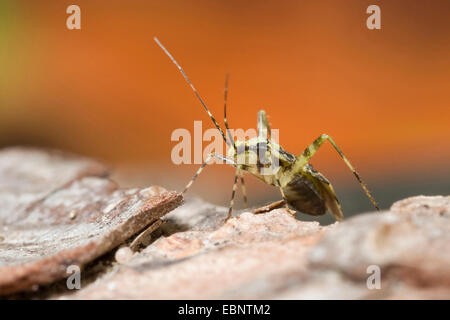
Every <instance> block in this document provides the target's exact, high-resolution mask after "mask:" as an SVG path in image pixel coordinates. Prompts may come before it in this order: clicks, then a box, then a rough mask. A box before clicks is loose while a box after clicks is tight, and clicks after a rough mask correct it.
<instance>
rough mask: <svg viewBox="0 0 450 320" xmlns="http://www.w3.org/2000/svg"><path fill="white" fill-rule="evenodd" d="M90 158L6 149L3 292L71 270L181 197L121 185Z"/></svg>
mask: <svg viewBox="0 0 450 320" xmlns="http://www.w3.org/2000/svg"><path fill="white" fill-rule="evenodd" d="M106 175H107V170H106V169H105V168H104V167H103V166H102V165H100V164H99V163H97V162H94V161H92V160H89V159H85V158H81V157H77V156H72V155H67V154H63V153H60V152H56V151H52V152H43V151H40V150H35V149H23V148H11V149H6V150H2V151H1V152H0V295H4V294H11V293H14V292H17V291H21V290H27V289H36V288H37V287H38V286H39V285H44V284H48V283H51V282H54V281H56V280H59V279H61V278H64V277H67V276H68V275H70V273H69V274H68V273H67V267H69V266H71V265H76V266H78V267H80V268H82V267H83V266H84V265H85V264H86V263H88V262H90V261H92V260H94V259H95V258H97V257H99V256H101V255H102V254H104V253H106V252H108V251H109V250H111V249H113V248H114V247H116V246H118V245H119V244H121V243H122V242H124V241H125V240H127V239H128V238H130V237H131V236H133V235H134V234H136V233H138V232H139V231H141V230H142V229H143V228H145V227H146V226H148V225H151V224H153V223H155V222H156V221H157V220H158V219H159V218H160V217H162V216H163V215H164V214H166V213H167V212H169V211H170V210H172V209H174V208H175V207H177V206H178V205H179V204H181V201H182V198H181V196H180V195H179V194H177V193H175V192H167V191H165V192H156V193H155V192H154V190H153V189H152V188H147V189H128V190H121V189H118V186H117V184H116V183H115V182H113V181H112V180H109V179H107V178H105V176H106Z"/></svg>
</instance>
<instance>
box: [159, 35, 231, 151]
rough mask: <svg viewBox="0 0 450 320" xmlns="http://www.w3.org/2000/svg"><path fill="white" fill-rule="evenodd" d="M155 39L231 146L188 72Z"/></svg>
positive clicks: (227, 142)
mask: <svg viewBox="0 0 450 320" xmlns="http://www.w3.org/2000/svg"><path fill="white" fill-rule="evenodd" d="M153 40H155V42H156V44H157V45H158V46H159V47H160V48H161V49H162V50H163V51H164V53H165V54H166V55H167V56H168V57H169V58H170V60H172V62H173V63H174V64H175V65H176V66H177V68H178V70H180V72H181V74H182V75H183V77H184V79H185V80H186V82H187V83H188V84H189V85H190V86H191V89H192V90H193V91H194V93H195V95H196V97H197V99H198V100H199V101H200V103H201V104H202V106H203V108H205V110H206V112H207V113H208V115H209V117H210V118H211V120H212V122H213V123H214V125H215V126H216V128H217V130H219V132H220V134H221V135H222V138H223V140H224V141H225V143H226V144H227V145H229V146H231V143H230V142H229V141H228V139H227V137H226V136H225V134H224V133H223V131H222V128H220V126H219V124H218V123H217V121H216V119H215V118H214V117H213V115H212V114H211V111H209V109H208V107H207V106H206V104H205V102H203V99H202V98H201V97H200V94H199V93H198V92H197V89H195V87H194V85H193V84H192V82H191V81H190V80H189V78H188V76H187V75H186V73H185V72H184V70H183V69H182V68H181V66H180V65H179V64H178V62H177V61H176V60H175V59H174V57H172V55H171V54H170V52H169V51H167V49H166V48H165V47H164V46H163V45H162V43H161V42H159V40H158V38H157V37H154V38H153Z"/></svg>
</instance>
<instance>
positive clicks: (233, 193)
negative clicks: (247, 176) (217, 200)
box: [225, 169, 239, 221]
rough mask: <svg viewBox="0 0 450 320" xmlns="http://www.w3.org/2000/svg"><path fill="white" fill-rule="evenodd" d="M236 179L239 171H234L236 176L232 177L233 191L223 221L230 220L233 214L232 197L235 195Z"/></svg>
mask: <svg viewBox="0 0 450 320" xmlns="http://www.w3.org/2000/svg"><path fill="white" fill-rule="evenodd" d="M238 178H239V169H237V170H236V174H235V175H234V183H233V191H232V192H231V200H230V207H229V208H228V215H227V217H226V218H225V221H227V220H228V219H230V218H231V213H232V212H233V206H234V196H235V194H236V188H237V182H238Z"/></svg>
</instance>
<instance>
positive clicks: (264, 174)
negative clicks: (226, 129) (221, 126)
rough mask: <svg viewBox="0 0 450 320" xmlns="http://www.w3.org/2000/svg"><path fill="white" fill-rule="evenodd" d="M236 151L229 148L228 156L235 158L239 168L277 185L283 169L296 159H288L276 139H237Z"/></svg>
mask: <svg viewBox="0 0 450 320" xmlns="http://www.w3.org/2000/svg"><path fill="white" fill-rule="evenodd" d="M235 144H236V151H235V149H234V148H229V150H228V158H229V159H233V161H234V162H235V163H236V164H237V166H238V168H239V169H241V170H243V171H245V172H248V173H250V174H252V175H254V176H255V177H257V178H258V179H260V180H262V181H264V182H265V183H267V184H272V185H277V179H279V177H280V175H282V173H283V171H285V170H286V169H287V167H288V166H289V165H290V164H291V163H292V162H293V161H294V160H295V157H294V156H292V155H290V154H289V155H290V156H291V157H292V158H293V159H289V160H291V161H287V159H286V156H284V155H283V153H286V152H285V151H284V150H283V149H282V148H281V147H280V145H278V144H277V143H275V142H274V141H271V140H268V139H262V138H253V139H250V140H246V141H236V143H235Z"/></svg>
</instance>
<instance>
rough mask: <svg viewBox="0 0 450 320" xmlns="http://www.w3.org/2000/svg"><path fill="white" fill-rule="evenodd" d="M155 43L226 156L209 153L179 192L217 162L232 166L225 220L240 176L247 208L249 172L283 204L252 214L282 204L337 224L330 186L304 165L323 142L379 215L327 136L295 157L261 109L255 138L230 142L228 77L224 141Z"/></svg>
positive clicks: (337, 209) (339, 217)
mask: <svg viewBox="0 0 450 320" xmlns="http://www.w3.org/2000/svg"><path fill="white" fill-rule="evenodd" d="M154 40H155V42H156V43H157V44H158V46H159V47H160V48H161V49H162V50H163V51H164V53H165V54H166V55H167V56H168V57H169V58H170V60H172V62H173V63H174V64H175V65H176V66H177V68H178V69H179V70H180V72H181V74H182V75H183V77H184V79H185V80H186V81H187V83H188V84H189V85H190V87H191V89H192V90H193V91H194V94H195V95H196V97H197V99H198V100H199V101H200V103H201V104H202V106H203V108H205V110H206V112H207V113H208V115H209V117H210V118H211V120H212V122H213V123H214V125H215V126H216V128H217V130H219V132H220V134H221V136H222V138H223V140H224V141H225V143H226V144H227V145H228V147H229V149H228V154H227V156H226V157H224V156H222V155H218V154H215V153H212V154H210V155H209V156H208V157H207V159H206V160H205V162H204V163H203V164H202V165H201V166H200V168H199V169H198V171H197V172H196V173H195V175H194V177H193V178H192V179H191V181H189V183H188V184H187V185H186V187H185V189H184V190H183V193H185V192H186V191H187V190H188V189H189V188H190V186H191V185H192V183H193V182H194V181H195V179H197V177H198V176H199V174H200V173H201V172H202V170H203V168H204V167H205V166H206V165H207V164H208V163H209V161H210V160H211V159H212V158H218V159H220V160H222V161H224V162H225V163H227V164H230V165H232V166H234V167H235V168H236V173H235V177H234V183H233V191H232V193H231V201H230V207H229V210H228V215H227V218H226V220H228V219H229V218H231V216H232V211H233V205H234V196H235V193H236V188H237V183H238V179H239V178H240V180H241V186H242V191H243V194H244V202H245V205H246V206H247V196H246V191H245V184H244V177H243V174H244V173H249V174H251V175H253V176H255V177H256V178H258V179H259V180H261V181H262V182H264V183H266V184H270V185H272V186H275V187H277V188H278V189H279V190H280V193H281V196H282V200H280V201H277V202H274V203H272V204H270V205H268V206H265V207H263V208H260V209H257V210H256V211H255V213H261V212H265V211H268V210H271V209H273V208H276V207H279V206H282V205H283V204H284V205H285V206H286V210H287V211H288V212H290V213H291V214H294V213H295V211H293V210H290V208H289V206H291V207H292V208H294V209H296V210H298V211H301V212H303V213H306V214H309V215H313V216H320V215H323V214H325V213H326V212H327V211H330V212H331V214H332V215H333V217H334V218H335V219H336V220H338V221H341V220H342V219H343V218H344V215H343V213H342V209H341V205H340V204H339V200H338V199H337V197H336V194H335V192H334V189H333V187H332V186H331V183H330V182H329V181H328V180H327V179H326V178H325V177H324V176H323V175H322V174H321V173H319V172H318V171H316V170H315V169H314V168H313V167H312V165H311V164H309V161H310V160H311V158H312V157H313V156H314V154H315V153H316V151H317V150H318V149H319V148H320V147H321V146H322V144H323V143H324V142H325V141H328V142H329V143H331V145H332V146H333V147H334V149H335V150H336V151H337V152H338V154H339V156H340V157H341V158H342V160H344V162H345V164H346V165H347V167H348V168H349V169H350V170H351V171H352V172H353V175H354V176H355V177H356V179H357V180H358V182H359V184H360V185H361V187H362V188H363V190H364V192H365V193H366V195H367V197H368V198H369V199H370V201H371V202H372V204H373V205H374V207H375V208H376V209H377V210H378V211H379V210H380V209H379V208H378V205H377V203H376V202H375V199H374V198H373V197H372V195H371V194H370V192H369V190H368V189H367V187H366V185H365V184H364V183H363V182H362V180H361V178H360V176H359V174H358V173H357V172H356V170H355V169H354V167H353V166H352V165H351V163H350V161H349V160H348V159H347V158H346V157H345V156H344V154H343V153H342V151H341V149H340V148H339V147H338V146H337V145H336V143H335V142H334V141H333V139H332V138H331V137H330V136H328V135H327V134H322V135H321V136H320V137H318V138H317V139H316V140H314V142H313V143H311V144H310V145H309V146H308V147H307V148H306V149H305V150H304V151H303V153H302V154H300V155H299V156H297V157H296V156H294V155H293V154H291V153H289V152H287V151H285V150H284V149H283V148H282V147H281V146H280V145H279V144H277V143H276V142H275V141H273V140H272V138H271V129H270V125H269V122H268V121H267V116H266V113H265V111H264V110H260V111H259V112H258V136H257V137H256V138H253V139H250V140H245V141H234V139H233V136H232V134H231V133H230V129H229V126H228V121H227V96H228V79H229V76H228V74H227V77H226V80H225V90H224V124H225V128H226V131H227V134H228V138H227V136H226V135H225V133H224V132H223V130H222V128H221V127H220V126H219V124H218V123H217V121H216V119H215V118H214V116H213V115H212V114H211V112H210V111H209V109H208V107H207V106H206V104H205V102H204V101H203V99H202V98H201V97H200V94H199V93H198V92H197V90H196V89H195V87H194V85H193V84H192V82H191V81H190V80H189V78H188V76H187V75H186V73H185V72H184V70H183V69H182V68H181V66H180V65H179V64H178V62H176V60H175V59H174V58H173V57H172V55H171V54H170V53H169V51H168V50H167V49H166V48H165V47H164V46H163V45H162V44H161V42H160V41H159V40H158V38H156V37H155V38H154ZM238 160H241V161H238Z"/></svg>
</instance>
